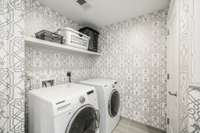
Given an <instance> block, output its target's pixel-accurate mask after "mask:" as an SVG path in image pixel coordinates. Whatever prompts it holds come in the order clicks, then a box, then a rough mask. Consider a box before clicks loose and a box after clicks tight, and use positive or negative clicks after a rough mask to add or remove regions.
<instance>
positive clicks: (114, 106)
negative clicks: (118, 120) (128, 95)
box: [108, 89, 120, 117]
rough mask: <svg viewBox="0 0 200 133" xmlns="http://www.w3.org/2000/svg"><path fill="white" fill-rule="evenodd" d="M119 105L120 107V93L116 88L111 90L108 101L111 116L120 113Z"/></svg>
mask: <svg viewBox="0 0 200 133" xmlns="http://www.w3.org/2000/svg"><path fill="white" fill-rule="evenodd" d="M119 107H120V94H119V92H118V91H117V90H116V89H114V90H113V91H112V92H111V95H110V98H109V101H108V113H109V115H110V117H115V116H116V115H117V114H118V112H119Z"/></svg>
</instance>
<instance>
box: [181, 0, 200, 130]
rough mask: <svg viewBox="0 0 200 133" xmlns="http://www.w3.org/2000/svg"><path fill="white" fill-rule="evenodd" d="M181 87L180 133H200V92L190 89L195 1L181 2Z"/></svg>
mask: <svg viewBox="0 0 200 133" xmlns="http://www.w3.org/2000/svg"><path fill="white" fill-rule="evenodd" d="M179 2H180V3H179V5H180V8H179V12H180V16H179V17H180V18H179V19H180V27H179V30H180V31H179V32H180V38H181V39H180V47H179V48H180V49H179V59H180V62H179V64H180V67H179V68H180V75H179V77H180V82H179V83H180V85H179V87H180V88H179V95H180V101H179V107H180V109H179V114H180V116H179V117H180V119H179V121H180V122H179V123H180V133H199V132H200V113H199V112H200V99H199V97H200V92H199V91H198V90H196V89H192V88H188V86H189V83H190V81H191V79H190V74H191V70H190V65H191V60H190V56H191V53H190V50H191V44H192V43H193V36H192V34H193V29H192V27H193V13H194V11H193V10H194V7H193V4H194V3H193V2H194V0H180V1H179Z"/></svg>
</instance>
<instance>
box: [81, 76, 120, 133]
mask: <svg viewBox="0 0 200 133" xmlns="http://www.w3.org/2000/svg"><path fill="white" fill-rule="evenodd" d="M80 83H82V84H86V85H91V86H94V87H95V88H96V90H97V94H98V101H99V108H100V133H111V132H112V131H113V129H114V128H115V127H116V126H117V124H118V122H119V120H120V94H119V92H118V90H117V89H116V85H117V81H115V80H110V79H89V80H85V81H80Z"/></svg>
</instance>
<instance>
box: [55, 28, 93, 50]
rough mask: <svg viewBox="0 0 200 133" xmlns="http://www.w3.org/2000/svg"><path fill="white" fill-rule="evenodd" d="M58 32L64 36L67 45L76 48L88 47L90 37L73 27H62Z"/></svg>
mask: <svg viewBox="0 0 200 133" xmlns="http://www.w3.org/2000/svg"><path fill="white" fill-rule="evenodd" d="M58 33H59V34H61V35H63V36H64V39H65V43H64V44H65V45H70V46H72V47H76V48H82V49H88V44H89V40H90V37H88V36H87V35H85V34H83V33H81V32H79V31H76V30H74V29H72V28H68V27H65V28H61V29H59V30H58Z"/></svg>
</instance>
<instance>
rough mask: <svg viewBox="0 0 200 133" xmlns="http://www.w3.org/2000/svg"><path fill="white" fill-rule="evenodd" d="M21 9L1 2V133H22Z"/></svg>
mask: <svg viewBox="0 0 200 133" xmlns="http://www.w3.org/2000/svg"><path fill="white" fill-rule="evenodd" d="M24 9H25V8H24V2H23V1H22V0H18V1H17V2H16V1H15V0H1V1H0V53H1V54H0V133H23V132H24V92H25V91H24V90H25V89H24V41H23V40H24V39H23V36H22V35H23V31H24V19H23V15H24V11H25V10H24Z"/></svg>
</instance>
